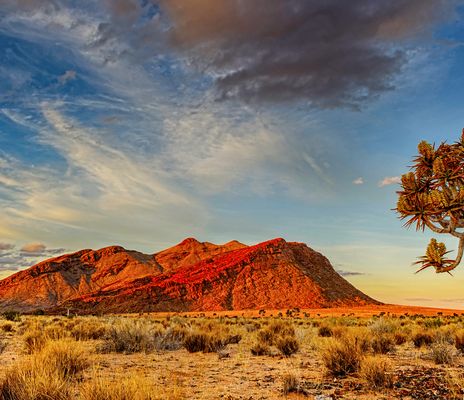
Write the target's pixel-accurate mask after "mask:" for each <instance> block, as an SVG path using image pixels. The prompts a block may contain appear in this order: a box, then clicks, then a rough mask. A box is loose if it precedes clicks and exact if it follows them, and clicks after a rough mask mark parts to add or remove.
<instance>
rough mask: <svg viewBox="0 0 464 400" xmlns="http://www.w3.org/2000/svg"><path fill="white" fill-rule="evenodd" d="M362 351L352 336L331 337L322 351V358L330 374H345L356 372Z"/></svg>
mask: <svg viewBox="0 0 464 400" xmlns="http://www.w3.org/2000/svg"><path fill="white" fill-rule="evenodd" d="M362 358H363V353H362V351H361V349H360V347H359V345H358V343H357V342H356V340H355V338H353V337H349V336H348V337H345V338H343V339H333V340H332V341H331V342H330V343H329V344H328V346H327V347H326V349H325V350H324V351H323V353H322V360H323V362H324V365H325V367H326V368H327V371H328V373H329V374H330V375H333V376H346V375H348V374H351V373H354V372H357V371H358V370H359V367H360V365H361V360H362Z"/></svg>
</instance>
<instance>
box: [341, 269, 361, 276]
mask: <svg viewBox="0 0 464 400" xmlns="http://www.w3.org/2000/svg"><path fill="white" fill-rule="evenodd" d="M336 271H337V272H338V273H339V274H340V275H341V276H360V275H366V273H365V272H359V271H345V270H343V269H337V270H336Z"/></svg>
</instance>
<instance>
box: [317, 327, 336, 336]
mask: <svg viewBox="0 0 464 400" xmlns="http://www.w3.org/2000/svg"><path fill="white" fill-rule="evenodd" d="M317 334H318V335H319V336H321V337H331V336H332V335H333V331H332V328H330V327H329V326H327V325H322V326H320V327H319V329H318V330H317Z"/></svg>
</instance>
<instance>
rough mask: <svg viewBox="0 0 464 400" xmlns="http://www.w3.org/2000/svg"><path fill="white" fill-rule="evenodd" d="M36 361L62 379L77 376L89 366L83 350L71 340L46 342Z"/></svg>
mask: <svg viewBox="0 0 464 400" xmlns="http://www.w3.org/2000/svg"><path fill="white" fill-rule="evenodd" d="M36 360H37V362H39V363H42V365H44V366H46V368H47V369H49V370H51V371H53V373H55V374H59V375H60V376H62V377H63V378H68V377H70V376H74V375H77V374H79V373H80V372H82V371H83V370H85V369H86V368H87V367H88V366H89V361H88V358H87V355H86V352H85V350H84V349H83V348H82V346H81V345H79V344H78V343H76V342H75V341H74V340H71V339H64V340H57V341H50V342H47V344H46V346H45V347H44V348H43V350H42V351H41V352H40V353H39V354H37V356H36Z"/></svg>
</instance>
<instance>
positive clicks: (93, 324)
mask: <svg viewBox="0 0 464 400" xmlns="http://www.w3.org/2000/svg"><path fill="white" fill-rule="evenodd" d="M107 333H108V326H107V325H106V324H105V323H103V322H101V321H99V320H97V319H95V318H92V319H91V318H86V319H84V320H83V321H79V322H77V323H76V324H75V325H74V326H72V327H71V336H72V337H73V338H74V339H76V340H96V339H102V338H104V337H105V335H106V334H107Z"/></svg>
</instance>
